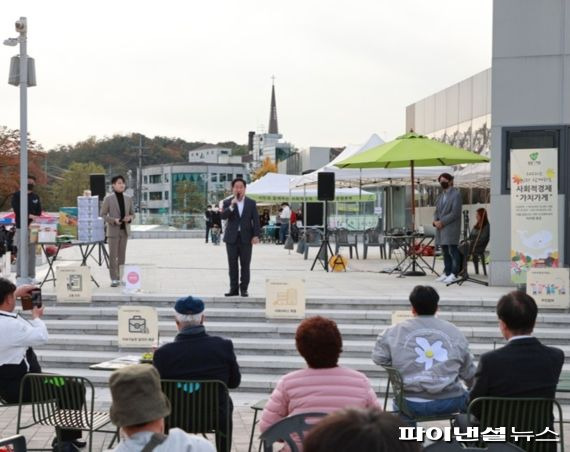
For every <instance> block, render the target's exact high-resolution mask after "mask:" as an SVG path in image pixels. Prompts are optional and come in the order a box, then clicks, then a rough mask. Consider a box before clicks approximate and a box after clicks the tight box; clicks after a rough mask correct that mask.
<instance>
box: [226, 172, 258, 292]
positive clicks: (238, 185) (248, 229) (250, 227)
mask: <svg viewBox="0 0 570 452" xmlns="http://www.w3.org/2000/svg"><path fill="white" fill-rule="evenodd" d="M245 187H246V183H245V181H244V180H243V179H240V178H236V179H234V180H233V181H232V192H233V195H234V196H233V198H231V199H226V200H225V201H224V204H223V209H222V219H224V220H228V221H227V224H226V230H225V232H224V242H225V243H226V252H227V254H228V264H229V269H230V291H229V292H228V293H226V294H225V296H226V297H234V296H236V295H239V294H240V293H241V296H242V297H247V296H248V293H247V288H248V286H249V264H250V262H251V250H252V246H253V245H254V244H256V243H259V234H260V229H261V228H260V227H259V214H258V213H257V205H256V203H255V201H254V200H253V199H250V198H248V197H246V196H245ZM238 260H239V265H240V266H241V283H239V270H238ZM238 289H239V291H238Z"/></svg>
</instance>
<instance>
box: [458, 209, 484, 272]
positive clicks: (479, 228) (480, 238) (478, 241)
mask: <svg viewBox="0 0 570 452" xmlns="http://www.w3.org/2000/svg"><path fill="white" fill-rule="evenodd" d="M475 220H476V221H475V226H473V229H471V232H470V233H469V238H468V239H467V241H466V242H465V241H463V242H461V243H460V244H459V252H460V253H461V266H462V268H461V270H463V261H464V259H465V255H466V254H467V258H469V256H480V255H482V254H484V253H485V248H487V245H488V244H489V240H490V234H491V225H490V224H489V215H488V214H487V211H486V210H485V209H484V208H483V207H481V208H480V209H477V213H476V215H475Z"/></svg>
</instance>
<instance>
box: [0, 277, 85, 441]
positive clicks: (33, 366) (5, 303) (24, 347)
mask: <svg viewBox="0 0 570 452" xmlns="http://www.w3.org/2000/svg"><path fill="white" fill-rule="evenodd" d="M34 288H35V287H34V286H29V285H26V286H21V287H18V288H16V286H15V285H14V284H12V282H10V281H9V280H8V279H6V278H0V331H2V340H1V341H0V396H1V397H2V399H3V400H4V401H5V402H6V403H18V402H19V400H20V383H21V381H22V379H23V378H24V376H25V375H26V374H27V373H41V372H42V369H41V367H40V364H39V363H38V358H37V357H36V354H35V352H34V350H33V348H32V347H35V346H39V345H43V344H45V343H47V341H48V331H47V327H46V325H45V323H44V322H43V320H42V319H41V317H42V316H43V314H44V307H43V306H42V307H34V308H33V309H32V310H31V317H32V318H31V319H30V320H27V319H25V318H23V317H21V316H20V314H19V313H15V312H14V310H15V309H16V299H17V298H21V297H23V296H27V295H29V293H30V291H31V290H32V289H34ZM30 398H31V393H30V388H29V387H28V386H26V387H24V391H23V395H22V401H23V402H29V401H30ZM61 408H79V407H63V406H62V407H61ZM60 437H61V440H62V442H63V443H64V444H60V450H61V451H62V452H66V451H68V450H70V451H71V450H75V449H74V447H84V446H85V441H83V440H82V439H81V431H80V430H61V431H60ZM56 444H57V438H56V439H54V441H53V446H54V447H55V446H56Z"/></svg>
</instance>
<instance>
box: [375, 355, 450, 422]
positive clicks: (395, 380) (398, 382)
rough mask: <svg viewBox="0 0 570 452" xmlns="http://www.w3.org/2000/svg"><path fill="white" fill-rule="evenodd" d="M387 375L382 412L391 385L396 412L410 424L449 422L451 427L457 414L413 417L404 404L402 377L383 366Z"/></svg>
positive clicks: (393, 369)
mask: <svg viewBox="0 0 570 452" xmlns="http://www.w3.org/2000/svg"><path fill="white" fill-rule="evenodd" d="M383 367H384V369H386V372H387V373H388V383H387V385H386V395H385V397H384V410H386V405H387V403H388V396H389V393H390V384H392V390H393V393H394V399H395V401H396V405H397V406H398V410H399V412H400V413H402V414H403V415H404V416H406V417H407V418H409V419H410V420H411V421H412V422H427V421H441V420H449V423H450V425H451V423H452V420H453V418H454V417H455V416H456V415H457V414H458V413H445V414H438V415H434V416H415V415H414V414H413V413H412V412H411V411H410V408H409V407H408V404H407V402H406V397H405V393H404V381H403V380H402V375H401V374H400V372H398V370H397V369H395V368H394V367H389V366H383Z"/></svg>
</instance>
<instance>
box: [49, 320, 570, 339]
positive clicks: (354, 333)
mask: <svg viewBox="0 0 570 452" xmlns="http://www.w3.org/2000/svg"><path fill="white" fill-rule="evenodd" d="M46 325H47V327H48V330H49V331H50V332H51V333H52V334H53V333H55V334H58V333H59V334H81V335H84V334H98V335H105V334H106V335H111V336H116V335H117V321H116V320H100V321H92V320H53V319H46ZM338 327H339V329H340V331H341V333H342V335H343V338H344V339H346V340H350V339H360V340H363V339H367V340H370V341H373V340H375V339H376V337H377V336H378V334H379V333H380V332H381V331H382V330H383V329H384V326H382V325H370V324H344V323H339V324H338ZM159 328H160V332H161V334H164V335H166V336H168V335H173V334H175V332H176V325H175V324H174V322H171V321H160V322H159ZM207 328H208V331H209V332H211V333H212V334H216V335H223V336H227V337H231V338H234V337H255V338H267V337H272V338H286V337H293V336H294V334H295V331H296V329H297V324H296V323H276V322H271V323H269V322H217V321H212V322H208V323H207ZM459 329H460V330H461V331H462V332H463V334H465V337H466V338H467V340H469V342H487V343H492V342H493V341H497V342H501V341H502V340H503V338H502V336H501V334H500V332H499V328H498V327H497V326H496V325H493V326H473V327H471V326H459ZM534 335H535V336H536V337H538V338H539V339H541V340H544V341H545V342H546V343H548V344H551V345H555V344H568V343H570V328H552V327H547V328H543V327H538V328H536V329H535V330H534Z"/></svg>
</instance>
